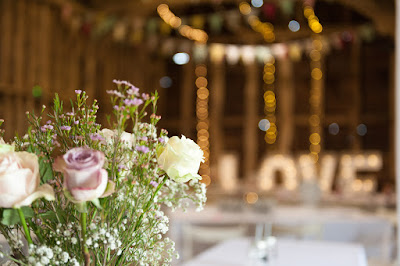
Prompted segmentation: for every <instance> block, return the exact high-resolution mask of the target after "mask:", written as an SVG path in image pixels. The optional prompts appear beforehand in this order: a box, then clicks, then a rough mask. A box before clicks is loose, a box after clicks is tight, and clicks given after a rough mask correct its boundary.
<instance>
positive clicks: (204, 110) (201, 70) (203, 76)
mask: <svg viewBox="0 0 400 266" xmlns="http://www.w3.org/2000/svg"><path fill="white" fill-rule="evenodd" d="M195 74H196V82H195V84H196V87H197V101H196V116H197V126H196V129H197V144H198V145H199V146H200V148H201V149H202V150H203V152H204V162H203V163H202V164H201V165H200V170H199V173H200V175H201V176H202V182H203V183H205V184H206V185H207V186H208V185H209V184H210V183H211V178H210V140H209V138H210V132H209V119H208V99H209V95H210V91H209V90H208V89H207V85H208V80H207V67H206V65H204V64H198V65H197V66H196V69H195Z"/></svg>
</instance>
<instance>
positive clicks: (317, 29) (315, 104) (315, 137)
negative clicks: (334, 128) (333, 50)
mask: <svg viewBox="0 0 400 266" xmlns="http://www.w3.org/2000/svg"><path fill="white" fill-rule="evenodd" d="M304 16H305V17H306V18H307V19H308V25H309V26H310V29H311V30H312V31H313V32H314V33H316V35H314V36H313V41H312V50H311V51H310V54H309V56H310V59H311V62H310V67H311V90H310V99H309V102H310V113H311V115H310V118H309V124H310V137H309V142H310V156H311V158H312V159H313V161H314V162H315V163H317V162H318V159H319V153H320V152H321V133H322V127H321V115H322V94H323V79H322V76H323V74H322V69H321V52H322V46H323V45H322V41H321V37H320V36H319V35H318V33H321V32H322V26H321V24H320V23H319V20H318V18H317V16H315V13H314V9H313V8H312V7H311V6H308V5H305V6H304Z"/></svg>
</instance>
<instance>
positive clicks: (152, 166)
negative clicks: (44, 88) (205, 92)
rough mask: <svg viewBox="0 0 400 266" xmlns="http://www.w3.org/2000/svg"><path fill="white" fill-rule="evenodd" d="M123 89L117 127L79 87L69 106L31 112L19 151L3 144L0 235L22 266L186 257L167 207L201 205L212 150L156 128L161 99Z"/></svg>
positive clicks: (116, 96) (115, 94)
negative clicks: (101, 119) (171, 234)
mask: <svg viewBox="0 0 400 266" xmlns="http://www.w3.org/2000/svg"><path fill="white" fill-rule="evenodd" d="M114 83H115V84H116V87H117V88H116V89H115V90H109V91H107V93H108V94H109V95H110V97H111V102H112V106H113V118H111V117H110V118H109V121H110V125H111V126H108V127H102V126H101V125H99V124H97V123H96V114H97V110H98V109H99V106H98V104H97V101H96V100H94V102H93V103H92V104H88V97H87V95H86V93H85V92H84V91H81V90H76V91H75V93H76V100H75V102H71V104H72V106H70V107H69V108H68V109H66V107H65V106H64V104H63V102H62V101H61V100H60V99H59V97H58V96H57V95H56V97H55V99H54V106H53V107H52V108H51V110H49V111H48V112H47V108H46V107H45V106H44V107H43V109H42V113H41V114H40V115H39V116H35V115H33V114H31V113H28V121H29V123H30V128H29V130H28V132H27V134H26V135H25V136H24V137H23V138H19V137H15V139H14V142H13V145H9V144H6V143H4V141H2V139H1V138H0V214H1V216H0V218H1V220H0V232H1V234H2V235H4V237H5V238H6V240H7V242H8V244H9V246H10V249H11V250H10V252H8V253H7V252H4V251H3V250H6V249H2V248H1V247H0V256H6V257H7V258H8V259H9V261H10V262H15V263H17V264H20V265H159V264H169V263H170V262H171V261H172V258H173V257H178V254H177V253H176V251H175V248H174V242H173V241H172V240H170V239H169V238H167V237H165V234H166V233H167V231H168V221H169V219H168V217H167V216H166V214H165V213H164V210H165V209H168V208H171V209H172V210H175V209H176V208H184V209H185V208H187V207H188V206H189V204H190V202H193V203H194V204H195V205H196V207H197V209H198V210H201V209H202V207H203V205H204V203H205V201H206V195H205V192H206V190H205V185H204V184H202V183H200V182H199V180H200V179H201V177H200V176H199V175H198V174H197V172H198V170H199V166H200V163H201V162H202V161H203V152H202V150H201V149H200V148H199V147H198V146H197V144H196V143H194V142H193V141H192V140H190V139H187V138H186V137H185V136H182V137H181V138H179V137H176V136H173V137H171V138H168V137H167V132H166V131H165V130H161V131H158V130H157V128H156V124H157V122H158V121H159V120H160V117H159V116H158V115H156V110H157V100H158V95H157V93H154V94H152V95H148V94H143V93H142V94H141V93H140V92H139V89H138V88H136V87H135V86H133V85H132V84H130V83H129V82H127V81H118V80H114ZM49 109H50V108H49ZM148 112H149V113H150V115H148V114H147V113H148ZM46 113H47V114H46ZM143 121H147V122H143ZM1 123H2V121H1V120H0V125H1ZM0 133H1V132H0ZM24 238H25V239H26V241H27V242H28V246H27V247H24V241H23V239H24Z"/></svg>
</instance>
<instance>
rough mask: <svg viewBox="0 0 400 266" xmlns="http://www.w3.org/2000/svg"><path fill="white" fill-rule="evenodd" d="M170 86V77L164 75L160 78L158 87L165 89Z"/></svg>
mask: <svg viewBox="0 0 400 266" xmlns="http://www.w3.org/2000/svg"><path fill="white" fill-rule="evenodd" d="M171 86H172V79H171V78H170V77H168V76H164V77H162V78H160V87H161V88H164V89H167V88H170V87H171Z"/></svg>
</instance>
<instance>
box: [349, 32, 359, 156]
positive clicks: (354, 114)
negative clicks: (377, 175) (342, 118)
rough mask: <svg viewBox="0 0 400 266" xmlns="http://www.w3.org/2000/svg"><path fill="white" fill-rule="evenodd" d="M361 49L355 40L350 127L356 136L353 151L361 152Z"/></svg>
mask: <svg viewBox="0 0 400 266" xmlns="http://www.w3.org/2000/svg"><path fill="white" fill-rule="evenodd" d="M360 49H361V42H360V40H359V38H357V37H356V38H354V44H353V47H352V51H351V60H350V62H351V66H350V71H351V72H350V73H351V90H352V96H353V105H352V110H351V114H350V116H351V121H350V127H351V132H352V135H353V136H354V142H353V150H354V151H360V150H361V148H362V147H361V139H360V136H359V135H358V134H357V126H358V125H359V123H360V112H361V95H360V94H361V92H360Z"/></svg>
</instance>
